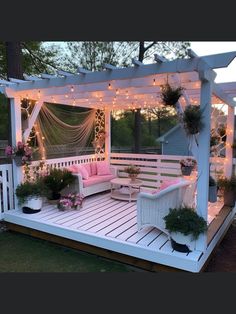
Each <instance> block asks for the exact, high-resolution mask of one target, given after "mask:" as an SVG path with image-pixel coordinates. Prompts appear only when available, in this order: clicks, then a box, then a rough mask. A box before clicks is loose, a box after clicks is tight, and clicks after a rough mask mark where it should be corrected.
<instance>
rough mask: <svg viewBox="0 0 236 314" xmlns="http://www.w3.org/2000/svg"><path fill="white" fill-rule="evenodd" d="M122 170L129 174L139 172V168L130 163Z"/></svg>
mask: <svg viewBox="0 0 236 314" xmlns="http://www.w3.org/2000/svg"><path fill="white" fill-rule="evenodd" d="M124 172H127V173H129V174H140V168H139V167H137V166H135V165H130V166H128V167H125V168H124Z"/></svg>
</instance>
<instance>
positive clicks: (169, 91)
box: [161, 83, 184, 107]
mask: <svg viewBox="0 0 236 314" xmlns="http://www.w3.org/2000/svg"><path fill="white" fill-rule="evenodd" d="M183 90H184V88H183V87H181V86H179V87H177V88H173V87H171V86H170V84H169V83H166V84H165V85H161V101H162V103H163V105H165V106H171V107H175V105H176V103H177V102H178V100H179V98H180V97H181V96H182V95H183Z"/></svg>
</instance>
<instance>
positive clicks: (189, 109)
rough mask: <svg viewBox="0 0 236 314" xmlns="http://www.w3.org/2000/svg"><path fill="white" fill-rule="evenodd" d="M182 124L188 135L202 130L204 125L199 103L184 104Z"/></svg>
mask: <svg viewBox="0 0 236 314" xmlns="http://www.w3.org/2000/svg"><path fill="white" fill-rule="evenodd" d="M183 124H184V128H185V130H186V132H187V134H188V135H196V134H198V133H199V132H200V131H201V130H202V128H203V126H204V125H203V123H202V111H201V109H200V106H199V105H188V106H186V108H185V110H184V113H183Z"/></svg>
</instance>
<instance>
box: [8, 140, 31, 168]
mask: <svg viewBox="0 0 236 314" xmlns="http://www.w3.org/2000/svg"><path fill="white" fill-rule="evenodd" d="M5 154H6V155H7V156H8V157H11V158H13V159H14V161H15V163H16V165H17V166H23V165H26V164H30V163H31V160H32V157H33V150H32V148H31V147H30V146H28V144H24V143H22V142H18V143H17V145H16V147H12V146H10V145H9V146H7V147H6V148H5Z"/></svg>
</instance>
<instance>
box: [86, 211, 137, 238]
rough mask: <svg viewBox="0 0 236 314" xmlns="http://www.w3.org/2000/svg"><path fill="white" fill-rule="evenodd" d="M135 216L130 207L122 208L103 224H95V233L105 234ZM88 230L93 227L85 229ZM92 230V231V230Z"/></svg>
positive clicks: (91, 229)
mask: <svg viewBox="0 0 236 314" xmlns="http://www.w3.org/2000/svg"><path fill="white" fill-rule="evenodd" d="M135 216H136V212H135V211H134V209H133V208H132V207H130V208H129V209H128V210H123V211H121V212H120V213H119V214H117V215H115V218H114V217H111V218H109V219H107V220H106V221H105V222H104V223H103V224H100V225H99V226H96V229H97V231H96V234H99V235H106V234H107V233H109V232H110V231H112V230H114V229H116V228H117V227H119V226H120V225H122V224H123V223H125V222H126V221H127V220H129V219H131V218H133V217H135ZM87 230H89V231H90V232H91V231H93V230H94V229H93V228H89V229H87ZM93 232H94V231H93Z"/></svg>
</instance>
